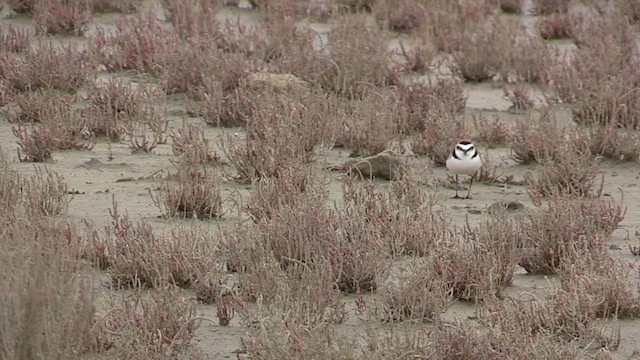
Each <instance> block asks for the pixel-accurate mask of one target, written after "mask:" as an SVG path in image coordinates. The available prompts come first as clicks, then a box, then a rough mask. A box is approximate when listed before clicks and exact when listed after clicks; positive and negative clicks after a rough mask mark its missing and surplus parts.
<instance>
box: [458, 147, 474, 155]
mask: <svg viewBox="0 0 640 360" xmlns="http://www.w3.org/2000/svg"><path fill="white" fill-rule="evenodd" d="M456 149H458V150H460V151H462V152H463V153H465V154H466V153H468V152H469V151H472V150H474V151H475V147H473V146H471V147H470V148H468V149H466V150H465V149H464V148H463V147H462V146H456Z"/></svg>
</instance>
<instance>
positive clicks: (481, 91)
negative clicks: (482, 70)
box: [0, 8, 640, 359]
mask: <svg viewBox="0 0 640 360" xmlns="http://www.w3.org/2000/svg"><path fill="white" fill-rule="evenodd" d="M225 11H228V12H229V13H228V14H222V15H221V16H223V17H224V16H240V17H243V18H245V17H247V15H246V14H245V12H237V13H236V12H232V11H231V10H225ZM4 13H6V8H5V10H4V11H3V14H2V15H4ZM117 17H118V16H117V15H105V16H99V17H97V18H96V24H98V25H101V26H110V25H113V23H114V22H115V19H117ZM524 20H525V21H530V18H529V17H525V19H524ZM0 24H2V25H3V26H4V25H9V24H11V25H14V26H28V25H27V24H28V22H27V20H26V19H24V18H15V19H4V20H1V21H0ZM94 26H97V25H94ZM313 26H314V28H316V29H317V30H318V31H319V32H322V33H326V31H327V29H328V28H327V26H326V24H313ZM60 41H73V42H76V41H78V40H77V39H73V38H72V39H69V38H66V37H64V38H61V40H60ZM101 76H111V75H104V74H103V75H101ZM465 90H466V93H467V95H468V100H467V117H468V118H470V116H471V114H473V113H483V114H489V115H494V114H496V115H498V116H500V117H502V118H504V119H507V121H508V120H509V119H511V120H514V119H515V117H516V116H515V115H512V114H510V113H508V109H509V107H510V105H511V104H510V103H509V102H508V101H507V100H506V99H505V98H504V96H503V90H502V88H501V87H498V86H496V85H494V84H490V83H486V84H485V83H483V84H471V85H465ZM534 94H535V92H534ZM184 106H185V104H184V101H182V100H181V99H180V98H179V97H178V98H173V99H169V100H168V101H167V112H168V114H169V118H170V120H171V123H170V128H173V129H175V128H177V127H180V126H181V125H182V123H183V121H187V122H198V121H199V120H198V119H192V118H187V117H186V115H185V109H184ZM558 114H559V116H562V114H566V111H565V110H563V109H558ZM11 127H12V124H10V123H8V122H7V121H6V116H5V115H4V114H1V115H0V146H2V148H3V150H4V151H5V153H6V154H8V155H9V156H8V158H9V159H10V160H11V161H12V162H13V165H12V166H13V168H14V169H17V170H19V171H21V172H23V173H33V172H34V171H35V168H36V167H38V166H42V165H34V164H28V163H19V162H18V160H17V156H16V145H15V141H16V138H15V137H14V135H13V133H12V131H11ZM224 131H232V132H235V131H238V129H226V130H224ZM222 134H223V131H222V130H220V129H217V128H213V127H207V128H206V135H207V137H208V138H209V139H211V140H212V141H213V142H214V143H216V140H217V138H218V137H219V136H221V135H222ZM111 151H112V154H113V159H109V149H108V144H107V143H106V142H105V141H104V140H100V141H98V143H97V144H96V146H95V148H94V149H93V150H92V151H58V152H55V153H54V154H53V161H51V162H50V163H48V164H46V166H48V167H49V168H51V169H53V170H55V171H57V172H58V173H59V174H62V175H64V178H65V180H66V182H67V183H68V185H69V187H70V188H71V189H73V190H75V191H77V194H76V195H74V196H73V200H72V201H71V203H70V205H69V210H68V214H67V215H66V216H68V217H70V218H73V219H82V220H86V221H87V222H89V223H90V224H93V225H94V226H96V227H102V226H105V225H108V224H109V221H110V217H109V209H110V208H111V207H112V200H113V199H114V198H115V200H116V201H117V202H118V205H119V208H120V209H126V211H128V212H129V214H130V215H131V216H132V218H133V219H147V220H149V221H150V222H151V223H153V224H154V225H155V226H157V228H158V231H161V230H162V229H163V228H165V227H167V226H169V225H172V224H175V223H180V222H181V221H171V222H167V221H166V220H163V219H160V218H159V217H158V216H159V215H160V211H159V210H158V208H157V207H156V206H154V204H153V202H152V200H151V198H150V196H149V194H148V189H154V188H157V187H158V186H159V185H160V180H159V178H160V177H162V176H164V175H166V174H167V173H168V172H169V171H171V169H172V164H171V163H170V161H169V160H170V159H171V158H172V154H171V146H170V145H169V144H163V145H159V146H158V147H157V148H156V149H155V150H154V151H153V153H151V154H137V155H132V154H131V152H130V150H129V148H128V144H127V143H124V142H123V143H113V144H111ZM348 154H349V152H348V151H347V150H344V149H333V150H331V151H328V152H326V153H323V154H320V155H319V156H318V158H319V159H320V160H321V161H324V162H325V163H326V164H327V165H332V164H339V163H342V162H344V161H345V160H346V159H347V156H348ZM507 155H508V154H507V151H506V149H491V150H489V154H487V153H486V152H485V153H483V156H491V157H492V159H493V160H494V163H497V164H500V169H499V171H500V172H501V173H504V174H505V175H513V176H514V181H516V182H517V181H521V180H523V174H524V172H525V171H530V170H532V168H531V167H528V166H518V165H516V164H515V163H514V162H513V161H511V160H509V159H508V156H507ZM414 166H418V167H424V169H425V170H426V171H425V174H426V176H429V177H433V178H438V177H440V178H446V176H447V174H446V170H445V169H443V168H433V169H430V168H428V164H427V162H426V161H425V160H421V159H418V160H416V161H415V165H414ZM601 171H602V173H603V174H604V176H605V177H604V190H605V194H606V195H605V196H610V197H612V198H615V199H617V201H619V199H620V196H621V194H624V204H625V205H626V206H627V213H626V218H625V220H624V221H623V222H622V224H621V227H620V229H618V230H616V231H615V232H614V234H613V238H612V240H611V250H610V251H611V253H612V254H613V255H614V256H616V257H621V258H624V259H625V260H627V261H629V262H631V263H633V265H634V266H636V267H637V265H638V264H637V262H638V260H639V258H635V257H633V255H631V253H630V252H629V250H628V245H639V243H640V242H639V241H638V239H637V238H636V236H635V235H634V233H635V231H636V229H637V228H638V227H639V226H640V217H639V215H640V205H639V204H640V191H638V184H639V183H640V182H639V176H640V166H639V165H638V163H636V162H625V163H614V162H610V161H605V162H603V163H602V164H601ZM330 176H331V178H332V179H333V180H332V182H331V184H330V185H329V186H330V188H331V191H332V196H333V197H337V196H339V195H340V194H339V191H340V183H339V178H340V176H341V175H340V174H336V173H332V174H331V175H330ZM122 178H133V180H132V181H124V182H119V181H118V180H119V179H122ZM223 191H224V192H225V193H226V194H231V193H232V192H233V191H237V192H238V194H240V196H246V195H247V193H248V191H249V187H248V186H244V185H236V184H233V183H225V184H224V185H223ZM433 191H440V192H441V193H442V195H443V196H442V197H443V199H445V200H444V206H445V207H447V208H448V210H449V213H450V215H451V216H452V218H453V219H454V221H455V222H458V223H462V222H463V221H465V219H469V221H471V222H475V221H478V220H480V219H482V218H483V217H484V216H486V215H485V210H486V207H487V206H488V205H490V204H492V203H493V202H495V201H496V200H501V199H502V200H507V201H520V202H522V203H524V204H525V205H526V206H532V204H531V202H530V201H529V199H528V196H527V194H526V191H525V189H524V187H523V186H517V185H499V186H496V185H487V184H474V186H473V191H472V194H473V199H471V200H454V199H449V196H451V195H452V192H453V190H451V189H434V190H433ZM240 217H241V214H240V213H238V212H237V211H236V210H235V209H234V208H233V207H231V206H230V207H229V213H228V214H227V215H226V216H225V217H224V218H223V219H222V220H220V224H215V223H211V224H210V225H209V226H210V227H211V228H212V229H215V228H216V227H217V226H218V225H223V226H224V225H225V224H226V225H228V224H232V223H233V222H234V221H237V220H238V219H239V218H240ZM182 222H184V220H182ZM556 285H557V282H556V279H554V278H553V277H546V276H529V275H526V274H525V272H524V270H523V269H520V270H519V271H518V273H517V275H516V277H515V280H514V282H513V285H512V286H510V287H509V288H508V289H507V290H506V292H507V293H509V294H518V293H522V294H526V293H534V294H544V293H545V292H548V291H549V290H551V289H552V288H553V287H554V286H556ZM630 286H631V285H630ZM102 291H108V290H107V289H104V288H103V289H102ZM187 296H190V297H192V298H194V295H193V294H187ZM523 296H524V295H523ZM194 301H195V300H194ZM345 302H346V303H347V306H348V308H351V309H352V310H353V308H354V302H355V297H353V296H348V297H345ZM198 311H199V312H200V314H201V316H202V317H204V318H207V319H211V321H203V323H202V326H201V327H200V329H199V330H198V332H197V336H196V340H195V341H196V343H197V344H198V345H199V346H200V347H201V349H202V350H203V351H204V352H205V353H206V354H208V355H209V356H210V357H211V358H212V359H226V358H236V354H235V350H237V349H238V348H240V347H241V344H240V337H241V336H242V335H243V333H244V328H243V327H242V326H241V324H240V321H239V317H236V318H234V319H233V320H232V321H231V324H230V325H229V326H220V325H218V324H217V318H216V308H215V306H213V305H202V304H199V305H198ZM474 312H475V308H474V306H473V305H471V304H468V303H460V302H458V303H455V304H454V305H453V306H452V307H451V308H450V309H449V311H447V313H446V315H445V317H446V318H454V317H458V318H463V319H464V318H468V317H470V316H473V315H474ZM367 325H371V324H368V323H367V320H366V319H365V318H361V317H359V316H357V315H355V313H354V314H352V316H350V318H349V319H348V320H347V321H346V322H345V323H344V324H340V325H336V328H337V329H338V330H339V331H340V332H345V333H353V332H356V333H358V332H361V331H362V329H363V328H364V327H365V326H367ZM617 325H619V326H620V327H621V329H622V343H621V346H620V349H619V350H618V351H617V352H616V353H615V354H614V355H615V356H616V357H617V358H619V359H629V358H640V357H638V356H637V355H636V354H635V352H636V351H637V350H638V344H637V341H636V339H638V338H640V320H621V321H618V322H617Z"/></svg>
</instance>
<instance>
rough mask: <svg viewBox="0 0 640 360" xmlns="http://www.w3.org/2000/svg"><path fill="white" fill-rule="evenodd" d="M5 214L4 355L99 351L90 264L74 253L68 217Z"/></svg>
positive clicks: (0, 296) (1, 266)
mask: <svg viewBox="0 0 640 360" xmlns="http://www.w3.org/2000/svg"><path fill="white" fill-rule="evenodd" d="M0 176H4V175H0ZM0 192H1V190H0ZM0 212H1V210H0ZM4 220H5V218H4V216H3V219H2V220H0V222H3V231H2V232H0V271H1V272H2V273H3V276H2V277H0V338H2V344H3V345H2V346H1V347H0V357H2V358H5V359H29V358H30V359H41V358H48V357H51V356H54V357H61V358H77V357H81V356H90V355H91V354H92V353H94V354H95V353H98V352H99V351H100V348H99V347H98V344H97V342H96V338H97V331H96V329H95V328H94V324H93V319H94V315H95V312H96V310H95V306H94V298H95V294H94V283H93V281H92V279H91V275H90V272H89V269H88V267H87V266H86V264H83V263H82V262H80V261H78V259H77V258H76V257H75V254H74V252H75V250H76V249H77V248H78V246H79V245H78V244H77V243H76V242H75V240H76V239H75V238H72V237H67V236H66V235H65V229H66V225H67V224H66V222H65V223H58V222H52V221H50V220H43V219H40V218H39V217H37V216H35V217H31V218H30V219H29V220H28V221H26V220H24V219H22V220H20V221H14V222H9V223H4Z"/></svg>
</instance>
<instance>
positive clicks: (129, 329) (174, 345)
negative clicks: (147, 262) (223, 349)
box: [96, 288, 201, 359]
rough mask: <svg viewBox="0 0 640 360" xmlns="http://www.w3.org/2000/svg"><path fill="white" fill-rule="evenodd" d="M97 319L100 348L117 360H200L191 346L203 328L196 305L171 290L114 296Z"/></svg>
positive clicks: (164, 289) (138, 290)
mask: <svg viewBox="0 0 640 360" xmlns="http://www.w3.org/2000/svg"><path fill="white" fill-rule="evenodd" d="M108 310H109V311H108V312H106V313H105V314H103V315H98V316H97V317H96V327H97V328H98V329H99V331H100V336H99V337H98V342H99V345H100V346H102V347H103V348H104V349H105V350H108V351H109V352H110V353H112V354H115V356H117V357H144V358H149V357H153V358H175V357H178V356H180V355H181V354H182V355H183V356H188V357H189V358H196V359H198V358H201V357H200V356H199V353H198V352H197V351H194V349H193V348H192V347H190V343H191V340H192V339H193V337H194V335H195V331H196V330H197V329H198V327H200V319H199V318H198V317H197V315H196V308H195V306H194V304H192V303H190V302H188V301H187V300H186V298H185V297H184V296H183V295H182V294H180V292H179V291H176V290H174V289H171V288H162V289H154V290H151V291H150V292H149V291H145V292H143V291H141V290H140V289H136V290H135V291H134V292H133V293H132V294H130V295H114V296H112V297H110V298H109V299H108Z"/></svg>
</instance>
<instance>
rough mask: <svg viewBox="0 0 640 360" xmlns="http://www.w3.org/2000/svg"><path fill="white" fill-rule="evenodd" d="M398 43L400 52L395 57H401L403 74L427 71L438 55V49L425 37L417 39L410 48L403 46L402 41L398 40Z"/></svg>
mask: <svg viewBox="0 0 640 360" xmlns="http://www.w3.org/2000/svg"><path fill="white" fill-rule="evenodd" d="M398 43H399V45H400V50H399V51H396V52H397V55H400V56H402V58H401V59H402V60H403V62H402V63H401V66H402V69H403V70H404V72H407V71H408V72H417V73H421V72H424V71H426V70H428V69H429V67H430V66H431V63H432V62H433V61H434V59H436V57H437V55H438V49H436V47H435V45H434V44H433V41H432V40H431V39H426V36H422V37H419V38H418V40H417V42H416V43H414V44H411V46H405V44H404V42H403V41H402V40H399V41H398Z"/></svg>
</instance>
